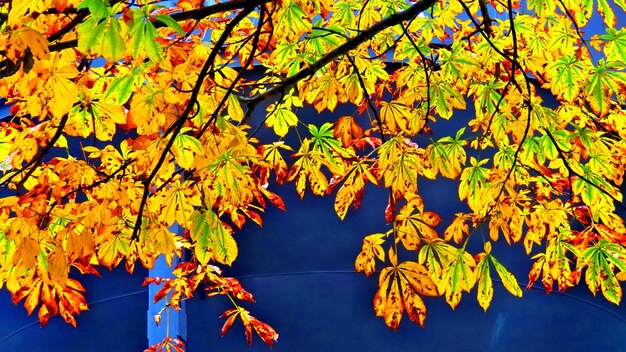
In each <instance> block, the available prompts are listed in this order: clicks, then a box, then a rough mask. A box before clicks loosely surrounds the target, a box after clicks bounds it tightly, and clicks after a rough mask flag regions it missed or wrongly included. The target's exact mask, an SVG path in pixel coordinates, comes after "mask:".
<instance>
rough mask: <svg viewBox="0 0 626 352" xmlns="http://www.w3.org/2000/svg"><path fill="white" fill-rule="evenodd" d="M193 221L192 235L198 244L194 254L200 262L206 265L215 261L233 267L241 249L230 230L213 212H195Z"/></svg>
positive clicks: (192, 217)
mask: <svg viewBox="0 0 626 352" xmlns="http://www.w3.org/2000/svg"><path fill="white" fill-rule="evenodd" d="M191 221H192V225H191V228H190V235H191V239H192V240H193V241H195V242H196V243H195V249H194V254H195V255H196V258H197V259H198V261H199V262H200V263H201V264H203V265H206V264H207V263H208V262H209V261H210V260H212V259H213V260H215V261H217V262H219V263H222V264H226V265H231V264H232V263H233V261H234V260H235V259H236V258H237V255H238V253H239V249H238V248H237V242H236V241H235V239H234V238H233V235H232V231H231V230H230V228H228V227H226V225H224V223H223V222H222V221H220V219H219V218H218V216H217V214H215V213H214V212H213V211H211V210H209V211H207V212H206V213H201V212H195V213H194V214H193V215H192V216H191Z"/></svg>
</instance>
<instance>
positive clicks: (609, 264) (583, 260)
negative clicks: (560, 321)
mask: <svg viewBox="0 0 626 352" xmlns="http://www.w3.org/2000/svg"><path fill="white" fill-rule="evenodd" d="M585 265H586V266H587V269H586V271H585V283H586V284H587V287H589V290H590V291H591V293H593V294H594V295H595V294H596V293H597V292H598V290H601V291H602V294H603V295H604V297H605V298H606V299H607V300H608V301H609V302H612V303H615V304H619V303H620V301H621V299H622V287H621V284H620V283H619V281H618V279H617V276H616V275H615V272H614V268H616V267H617V268H618V269H619V271H620V272H624V271H626V249H624V247H622V246H621V245H618V244H615V243H611V242H609V241H608V240H606V239H601V240H600V241H599V242H598V244H597V245H595V246H592V247H589V248H587V249H586V250H585V251H584V252H583V254H582V256H581V257H580V258H579V263H578V266H585Z"/></svg>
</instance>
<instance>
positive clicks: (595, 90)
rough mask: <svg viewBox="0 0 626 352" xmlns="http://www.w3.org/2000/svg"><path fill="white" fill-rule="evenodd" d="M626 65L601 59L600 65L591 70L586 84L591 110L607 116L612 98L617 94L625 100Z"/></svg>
mask: <svg viewBox="0 0 626 352" xmlns="http://www.w3.org/2000/svg"><path fill="white" fill-rule="evenodd" d="M625 67H626V65H625V64H623V63H619V62H617V61H604V60H603V59H600V60H599V61H598V65H597V66H595V67H594V68H593V69H592V70H591V76H590V77H589V81H588V82H587V84H586V87H587V88H586V90H585V92H586V94H587V99H588V100H589V105H590V106H591V109H592V110H593V111H594V112H596V113H597V114H599V115H600V116H605V115H606V114H607V113H608V111H609V107H610V105H611V101H612V100H611V97H612V96H613V95H614V94H615V95H617V97H618V98H620V99H622V100H623V99H624V91H626V72H623V70H624V68H625Z"/></svg>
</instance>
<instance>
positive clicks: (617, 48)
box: [600, 27, 626, 64]
mask: <svg viewBox="0 0 626 352" xmlns="http://www.w3.org/2000/svg"><path fill="white" fill-rule="evenodd" d="M600 38H601V39H602V40H605V41H606V44H605V46H604V55H605V56H606V58H607V60H609V61H620V62H621V63H623V64H626V28H621V29H619V30H617V29H615V28H611V27H609V28H607V29H606V34H603V35H601V36H600Z"/></svg>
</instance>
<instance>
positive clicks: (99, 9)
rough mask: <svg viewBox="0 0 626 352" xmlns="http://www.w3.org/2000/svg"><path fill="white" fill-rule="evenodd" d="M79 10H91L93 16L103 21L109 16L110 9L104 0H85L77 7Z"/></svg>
mask: <svg viewBox="0 0 626 352" xmlns="http://www.w3.org/2000/svg"><path fill="white" fill-rule="evenodd" d="M76 9H77V10H82V9H89V13H91V16H93V17H95V18H97V19H101V18H104V17H106V16H107V15H108V14H109V10H108V9H109V7H108V5H107V2H106V1H104V0H84V1H83V2H81V3H80V4H79V5H78V6H77V7H76Z"/></svg>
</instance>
